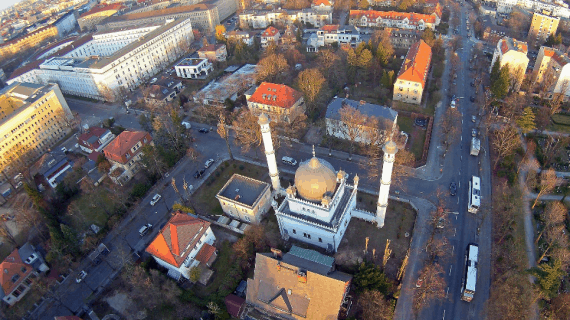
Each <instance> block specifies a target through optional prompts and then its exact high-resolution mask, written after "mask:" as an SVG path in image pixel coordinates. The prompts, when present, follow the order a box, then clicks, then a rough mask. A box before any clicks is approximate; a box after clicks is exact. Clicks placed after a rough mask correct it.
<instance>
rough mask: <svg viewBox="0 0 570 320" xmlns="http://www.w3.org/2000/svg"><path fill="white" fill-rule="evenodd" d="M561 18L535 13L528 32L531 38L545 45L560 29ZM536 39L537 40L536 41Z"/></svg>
mask: <svg viewBox="0 0 570 320" xmlns="http://www.w3.org/2000/svg"><path fill="white" fill-rule="evenodd" d="M559 22H560V18H559V17H552V16H549V15H546V14H541V13H538V12H535V13H534V15H533V16H532V22H531V24H530V29H529V31H528V34H529V38H532V40H536V41H539V42H541V43H543V42H544V41H546V38H548V36H549V35H554V34H555V33H556V29H558V23H559ZM535 38H536V39H535Z"/></svg>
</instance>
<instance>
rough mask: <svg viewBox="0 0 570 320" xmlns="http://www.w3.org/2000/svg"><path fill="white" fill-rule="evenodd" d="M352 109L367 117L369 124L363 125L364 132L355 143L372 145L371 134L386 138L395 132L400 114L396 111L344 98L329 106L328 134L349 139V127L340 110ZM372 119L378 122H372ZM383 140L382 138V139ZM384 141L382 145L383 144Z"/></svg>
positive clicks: (327, 114) (327, 117)
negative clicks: (344, 108) (388, 134)
mask: <svg viewBox="0 0 570 320" xmlns="http://www.w3.org/2000/svg"><path fill="white" fill-rule="evenodd" d="M345 106H348V107H352V108H354V109H355V110H358V111H359V112H360V113H361V114H362V115H363V116H366V117H367V122H365V123H363V124H362V127H363V130H361V132H360V133H359V136H358V137H355V139H354V140H355V142H364V143H370V140H371V138H372V137H370V135H371V134H373V135H374V136H377V137H386V133H387V132H388V133H391V132H394V130H395V129H396V124H397V121H398V112H396V111H395V110H394V109H392V108H389V107H385V106H379V105H376V104H372V103H367V102H366V101H363V100H360V101H355V100H350V99H344V98H334V99H333V100H332V101H331V102H330V103H329V105H328V106H327V113H326V117H325V123H326V130H327V131H326V132H327V134H328V135H330V136H334V137H337V138H340V139H348V137H349V135H348V127H347V126H346V124H345V123H343V121H342V119H341V116H340V112H339V111H340V110H341V109H342V108H343V107H345ZM372 117H374V119H375V120H376V121H377V122H376V121H371V120H372V119H371V118H372ZM381 139H382V138H381ZM383 141H384V139H382V141H381V143H383Z"/></svg>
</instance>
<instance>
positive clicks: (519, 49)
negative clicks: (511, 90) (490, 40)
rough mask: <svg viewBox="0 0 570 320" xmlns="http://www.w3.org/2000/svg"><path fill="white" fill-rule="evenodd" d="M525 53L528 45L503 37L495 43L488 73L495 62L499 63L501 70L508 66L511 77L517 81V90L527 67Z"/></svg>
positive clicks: (527, 60)
mask: <svg viewBox="0 0 570 320" xmlns="http://www.w3.org/2000/svg"><path fill="white" fill-rule="evenodd" d="M527 53H528V45H527V44H526V42H523V41H518V40H516V39H513V38H509V37H504V38H502V39H501V40H499V42H498V43H497V47H496V48H495V52H494V53H493V61H492V62H491V66H490V67H489V72H491V70H492V69H493V65H494V64H495V61H499V65H500V66H501V68H502V67H504V66H505V65H507V64H508V66H509V71H510V74H511V77H513V78H515V79H517V82H518V84H517V88H519V87H520V85H521V84H522V81H523V80H524V76H525V74H526V69H527V67H528V62H529V59H528V57H527Z"/></svg>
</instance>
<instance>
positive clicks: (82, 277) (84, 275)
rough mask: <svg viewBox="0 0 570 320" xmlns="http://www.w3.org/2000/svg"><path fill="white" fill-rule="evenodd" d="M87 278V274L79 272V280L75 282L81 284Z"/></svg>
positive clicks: (82, 271) (76, 279)
mask: <svg viewBox="0 0 570 320" xmlns="http://www.w3.org/2000/svg"><path fill="white" fill-rule="evenodd" d="M85 277H87V272H85V271H84V270H81V272H79V274H78V275H77V278H75V282H77V283H80V282H81V281H83V279H85Z"/></svg>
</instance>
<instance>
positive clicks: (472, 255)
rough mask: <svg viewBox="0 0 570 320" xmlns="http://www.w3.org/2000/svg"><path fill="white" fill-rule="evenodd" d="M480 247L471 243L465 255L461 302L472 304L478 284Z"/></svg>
mask: <svg viewBox="0 0 570 320" xmlns="http://www.w3.org/2000/svg"><path fill="white" fill-rule="evenodd" d="M478 254H479V247H478V246H477V245H476V244H473V243H470V244H469V245H468V246H467V252H466V253H465V278H464V279H463V285H462V286H461V300H463V301H467V302H470V301H471V300H473V296H474V295H475V285H476V284H477V255H478Z"/></svg>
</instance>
